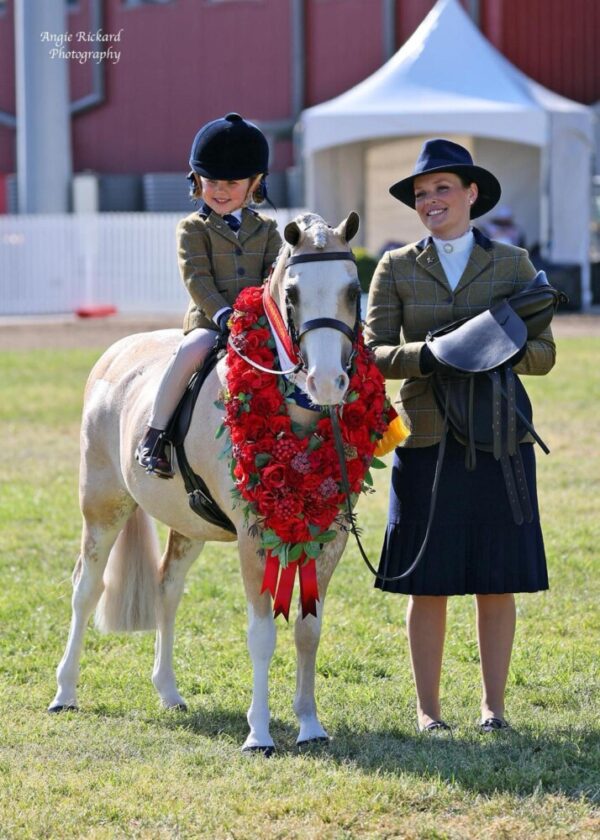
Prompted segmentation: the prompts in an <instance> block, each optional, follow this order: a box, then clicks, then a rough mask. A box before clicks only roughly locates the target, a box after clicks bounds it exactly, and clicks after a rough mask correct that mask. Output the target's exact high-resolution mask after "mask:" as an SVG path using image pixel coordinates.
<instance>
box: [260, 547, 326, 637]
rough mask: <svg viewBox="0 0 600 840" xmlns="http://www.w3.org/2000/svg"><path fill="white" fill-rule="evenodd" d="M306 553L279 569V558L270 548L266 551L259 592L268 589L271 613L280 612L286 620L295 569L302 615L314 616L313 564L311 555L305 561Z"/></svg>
mask: <svg viewBox="0 0 600 840" xmlns="http://www.w3.org/2000/svg"><path fill="white" fill-rule="evenodd" d="M305 560H306V555H305V554H302V557H301V558H300V560H294V561H292V562H291V563H288V565H287V566H286V567H285V568H284V569H282V568H281V567H280V565H279V560H278V559H277V557H276V556H275V555H273V554H271V552H270V550H267V556H266V564H265V572H264V575H263V582H262V588H261V590H260V592H261V595H262V593H263V592H270V593H271V596H272V598H273V599H274V602H273V615H274V616H275V618H277V616H278V615H283V617H284V618H285V620H286V621H289V620H290V619H289V616H290V605H291V603H292V594H293V591H294V580H295V578H296V569H297V568H298V577H299V579H300V604H301V606H302V618H306V616H307V615H314V616H315V618H316V616H317V601H318V600H319V587H318V584H317V567H316V563H315V561H314V559H313V558H312V557H311V558H310V559H309V560H308V562H304V561H305Z"/></svg>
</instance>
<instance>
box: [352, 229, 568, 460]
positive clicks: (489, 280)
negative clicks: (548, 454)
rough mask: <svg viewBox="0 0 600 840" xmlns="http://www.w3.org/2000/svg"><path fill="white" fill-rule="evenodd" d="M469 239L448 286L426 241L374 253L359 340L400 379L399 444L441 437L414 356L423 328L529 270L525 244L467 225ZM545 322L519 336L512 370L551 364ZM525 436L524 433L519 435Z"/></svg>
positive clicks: (471, 306)
mask: <svg viewBox="0 0 600 840" xmlns="http://www.w3.org/2000/svg"><path fill="white" fill-rule="evenodd" d="M473 234H474V238H475V243H474V246H473V250H472V252H471V255H470V257H469V261H468V263H467V266H466V268H465V270H464V272H463V274H462V277H461V278H460V280H459V282H458V285H457V286H456V288H455V289H454V291H453V290H452V289H451V288H450V285H449V283H448V280H447V279H446V275H445V273H444V269H443V268H442V264H441V262H440V259H439V257H438V253H437V250H436V247H435V245H434V243H433V241H432V240H431V239H430V238H428V239H424V240H422V241H421V242H417V243H413V244H411V245H406V246H405V247H403V248H398V249H397V250H394V251H388V252H387V253H385V254H384V256H383V257H382V258H381V260H380V262H379V265H378V266H377V269H376V271H375V275H374V276H373V280H372V282H371V287H370V291H369V304H368V310H367V318H366V329H365V341H366V343H367V345H368V346H369V347H370V348H371V349H372V350H373V352H374V353H375V360H376V363H377V367H378V368H379V370H380V371H381V372H382V373H383V375H384V376H385V377H386V379H402V380H404V381H403V383H402V386H401V388H400V392H399V394H398V396H397V398H396V400H395V406H396V409H397V411H398V413H399V414H400V416H401V417H402V419H403V420H404V422H405V423H406V425H407V426H408V428H409V429H410V436H409V437H408V438H407V439H406V440H405V441H404V443H403V444H402V445H403V446H409V447H421V446H432V445H434V444H436V443H438V442H439V441H440V439H441V435H442V430H443V417H442V415H441V413H440V411H439V409H438V407H437V404H436V401H435V397H434V395H433V388H432V384H431V381H430V379H431V376H430V375H423V374H422V373H421V368H420V366H419V357H420V353H421V348H422V347H423V342H424V340H425V336H426V335H427V333H428V332H429V330H432V329H436V328H437V327H441V326H443V325H444V324H448V323H450V322H452V321H456V320H458V319H459V318H464V317H466V316H473V315H478V314H479V313H480V312H483V311H484V310H485V309H489V307H491V306H493V305H494V304H495V303H499V302H500V301H502V300H503V299H504V298H508V297H510V296H511V295H513V294H514V293H515V292H518V291H521V290H522V289H523V288H524V287H525V286H526V285H527V284H528V283H529V281H530V280H532V279H533V277H534V276H535V273H536V271H535V268H534V267H533V265H532V264H531V262H530V260H529V257H528V254H527V251H525V250H524V249H523V248H517V247H516V246H513V245H505V244H502V243H500V242H495V241H493V240H491V239H488V238H487V237H486V236H484V235H483V234H482V233H481V232H480V231H479V230H478V229H477V228H474V229H473ZM555 357H556V348H555V345H554V339H553V337H552V331H551V329H550V327H548V328H547V329H545V330H544V331H543V332H542V333H541V334H540V335H539V336H538V337H537V338H535V339H533V340H531V341H528V342H527V349H526V352H525V355H524V356H523V358H522V359H521V360H520V361H519V363H518V364H517V365H515V367H514V371H515V373H517V374H534V375H542V374H545V373H548V371H549V370H550V369H551V368H552V366H553V365H554V361H555ZM527 439H528V440H531V438H526V440H527Z"/></svg>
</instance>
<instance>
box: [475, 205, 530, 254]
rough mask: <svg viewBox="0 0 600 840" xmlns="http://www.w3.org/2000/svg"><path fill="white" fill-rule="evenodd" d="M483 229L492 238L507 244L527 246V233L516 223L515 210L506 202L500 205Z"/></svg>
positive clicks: (520, 246)
mask: <svg viewBox="0 0 600 840" xmlns="http://www.w3.org/2000/svg"><path fill="white" fill-rule="evenodd" d="M482 230H483V232H484V233H485V235H486V236H489V238H490V239H495V240H496V242H504V243H505V244H506V245H517V246H518V247H519V248H524V247H525V234H524V232H523V231H522V230H521V228H520V227H519V225H518V224H517V223H516V221H515V219H514V216H513V211H512V210H511V209H510V207H508V205H506V204H502V205H500V207H498V208H497V209H496V210H495V211H494V214H493V216H492V217H491V218H490V219H489V221H488V222H486V223H485V224H484V225H482Z"/></svg>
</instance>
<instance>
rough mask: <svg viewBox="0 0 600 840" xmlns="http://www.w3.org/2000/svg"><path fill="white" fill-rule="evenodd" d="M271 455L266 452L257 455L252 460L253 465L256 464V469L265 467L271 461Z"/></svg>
mask: <svg viewBox="0 0 600 840" xmlns="http://www.w3.org/2000/svg"><path fill="white" fill-rule="evenodd" d="M272 457H273V456H272V455H269V453H268V452H259V453H258V455H256V457H255V458H254V463H255V464H256V466H257V468H259V469H260V467H265V466H266V465H267V464H268V463H269V461H270V460H271V459H272Z"/></svg>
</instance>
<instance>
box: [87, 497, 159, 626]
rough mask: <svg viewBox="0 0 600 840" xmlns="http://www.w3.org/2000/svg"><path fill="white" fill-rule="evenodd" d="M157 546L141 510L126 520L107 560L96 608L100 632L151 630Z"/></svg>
mask: <svg viewBox="0 0 600 840" xmlns="http://www.w3.org/2000/svg"><path fill="white" fill-rule="evenodd" d="M159 565H160V547H159V543H158V536H157V533H156V526H155V524H154V522H153V520H152V519H151V518H150V517H149V516H148V514H147V513H145V512H144V511H143V510H142V509H141V508H139V507H138V508H136V510H135V511H134V513H132V515H131V516H130V517H129V519H128V520H127V522H126V523H125V526H124V527H123V530H122V531H121V533H120V534H119V536H118V537H117V540H116V542H115V544H114V546H113V548H112V551H111V552H110V555H109V557H108V563H107V565H106V569H105V572H104V591H103V593H102V596H101V598H100V601H99V602H98V606H97V607H96V617H95V621H96V627H97V628H98V629H99V630H101V631H102V632H103V633H115V632H120V631H124V632H132V631H134V630H154V629H155V628H156V614H155V602H156V595H157V589H158V569H159Z"/></svg>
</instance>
